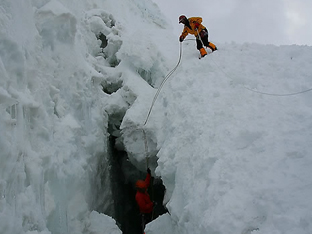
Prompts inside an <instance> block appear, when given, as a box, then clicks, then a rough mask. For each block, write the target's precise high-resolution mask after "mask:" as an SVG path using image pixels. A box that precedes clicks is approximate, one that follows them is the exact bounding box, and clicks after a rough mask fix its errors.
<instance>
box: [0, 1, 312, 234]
mask: <svg viewBox="0 0 312 234" xmlns="http://www.w3.org/2000/svg"><path fill="white" fill-rule="evenodd" d="M0 12H1V14H0V25H1V27H0V28H1V29H0V58H1V59H0V76H1V79H0V111H1V114H0V131H1V135H0V147H1V152H0V161H1V164H0V233H5V234H6V233H27V234H37V233H40V234H48V233H53V234H64V233H77V234H78V233H87V234H89V233H90V234H91V233H92V234H97V233H121V231H120V230H119V228H118V227H117V225H116V224H115V221H114V220H113V219H112V218H111V217H109V216H108V215H104V214H103V213H102V212H105V213H106V214H108V213H113V212H114V211H113V209H112V208H111V206H112V205H111V204H112V200H113V197H112V193H111V183H112V181H111V180H110V176H111V175H110V169H109V167H110V165H109V164H108V163H109V150H110V149H109V147H108V144H109V143H108V136H109V135H113V136H115V137H117V145H116V147H118V148H119V149H121V150H123V149H126V150H127V152H128V156H129V159H130V161H131V162H132V163H133V164H134V165H135V166H136V167H137V168H138V169H140V170H142V171H145V167H146V158H145V157H146V155H148V157H149V166H150V167H151V168H152V170H153V174H155V175H156V176H159V177H161V178H162V180H163V182H164V185H165V186H166V189H167V193H166V198H165V201H164V202H165V204H166V206H167V208H168V210H169V212H170V215H169V214H165V215H163V216H161V217H160V218H158V219H157V220H155V221H154V222H152V223H150V224H149V225H148V226H147V230H146V233H150V234H152V233H160V232H161V233H179V234H181V233H220V234H221V233H224V234H225V233H239V234H247V233H253V234H254V233H257V234H258V233H259V234H260V233H261V234H262V233H274V234H275V233H283V234H285V233H286V234H288V233H289V234H290V233H298V234H301V233H304V234H308V233H311V232H312V227H311V224H310V220H311V216H312V215H311V208H312V207H311V206H312V205H311V204H312V203H311V198H310V197H311V192H312V191H311V190H312V188H311V172H310V170H309V169H310V167H311V160H312V159H311V153H310V152H311V147H312V146H311V128H312V125H311V107H312V106H311V102H310V99H311V95H312V93H311V92H305V93H300V94H297V95H288V94H293V93H296V92H300V91H305V90H308V89H310V88H311V87H312V82H311V79H310V78H311V74H312V68H310V67H311V66H310V64H311V62H312V61H311V60H312V48H311V47H307V46H296V45H292V46H279V47H277V46H272V45H257V44H243V45H239V44H235V43H230V44H218V42H215V43H216V45H217V46H218V48H219V50H218V51H216V52H215V53H213V54H210V55H208V56H207V57H205V58H204V59H202V60H198V58H197V56H198V52H197V51H196V48H195V42H194V41H192V40H188V41H185V42H183V44H182V46H183V47H182V49H183V50H182V52H183V54H182V60H181V63H180V64H179V66H178V68H177V70H175V72H174V73H173V74H172V75H171V76H170V78H169V79H168V81H167V82H166V83H165V85H164V86H163V88H162V89H161V92H160V94H159V96H158V98H157V100H156V102H155V105H154V106H153V108H152V112H151V115H150V118H149V119H148V122H147V124H146V125H145V126H143V123H144V121H145V120H146V117H147V113H148V110H149V108H150V107H151V103H152V100H153V98H154V95H155V93H156V91H157V88H158V87H159V86H160V85H161V82H162V81H163V79H164V77H165V76H166V75H167V74H168V73H169V72H170V71H171V69H173V68H174V67H175V66H176V64H177V62H178V58H179V43H178V36H179V35H173V34H172V32H171V31H172V28H171V26H170V25H168V23H167V20H166V18H165V17H164V16H163V15H162V14H161V12H160V11H159V9H158V7H157V6H156V5H155V4H153V3H152V2H150V1H144V2H142V1H137V0H132V1H122V0H115V1H99V0H90V1H87V2H86V1H77V0H76V1H73V0H66V1H65V0H63V1H61V0H51V1H49V0H44V1H38V0H32V1H30V0H26V1H23V2H16V1H10V0H3V1H2V2H1V5H0ZM100 33H102V34H103V35H104V38H106V40H107V41H106V40H104V44H105V43H106V44H107V45H105V46H104V47H105V48H101V45H103V42H101V41H100V40H98V39H97V38H99V37H100V35H101V34H100ZM214 33H217V32H210V35H211V40H212V41H213V34H214ZM189 38H191V37H189ZM250 89H252V90H254V91H252V90H250ZM256 91H260V92H265V93H270V94H286V96H274V95H268V94H261V93H257V92H256ZM120 124H121V129H122V130H121V131H120V130H119V129H118V127H119V125H120ZM142 129H144V130H145V131H146V133H147V134H146V135H147V145H148V152H147V154H146V152H145V148H144V137H143V134H142ZM160 228H161V229H160Z"/></svg>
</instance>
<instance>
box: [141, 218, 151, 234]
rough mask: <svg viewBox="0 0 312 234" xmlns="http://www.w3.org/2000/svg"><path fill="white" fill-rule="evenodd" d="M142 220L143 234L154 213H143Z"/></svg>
mask: <svg viewBox="0 0 312 234" xmlns="http://www.w3.org/2000/svg"><path fill="white" fill-rule="evenodd" d="M141 220H142V234H143V233H144V229H145V225H146V224H148V223H149V222H151V221H152V213H148V214H143V213H141Z"/></svg>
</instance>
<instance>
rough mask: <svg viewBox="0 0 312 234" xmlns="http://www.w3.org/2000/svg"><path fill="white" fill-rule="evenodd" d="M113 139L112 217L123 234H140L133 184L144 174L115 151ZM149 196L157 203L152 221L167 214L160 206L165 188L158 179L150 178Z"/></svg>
mask: <svg viewBox="0 0 312 234" xmlns="http://www.w3.org/2000/svg"><path fill="white" fill-rule="evenodd" d="M115 139H116V138H115V137H113V136H111V137H110V144H111V149H112V155H111V158H110V166H111V185H112V186H111V188H112V197H113V200H114V201H113V203H114V205H113V207H114V212H113V215H112V217H113V218H114V219H115V220H116V222H117V225H118V226H119V228H120V229H121V230H122V232H123V234H131V233H141V216H140V212H139V208H138V206H137V203H136V201H135V194H136V189H135V186H134V184H135V182H136V181H137V180H138V179H144V178H145V176H146V173H145V172H141V171H139V170H137V169H136V168H135V167H134V166H133V165H132V164H131V162H130V161H129V160H128V157H127V153H126V152H125V151H119V150H117V149H116V148H115V147H114V145H115ZM148 191H149V194H150V197H151V199H152V200H153V201H156V202H157V206H156V207H155V209H154V215H153V219H156V218H157V217H158V216H159V215H161V214H164V213H166V212H167V210H166V208H165V207H164V206H163V205H162V202H163V198H164V193H165V187H164V185H163V183H162V181H161V179H160V178H154V177H153V178H152V180H151V186H150V188H149V190H148Z"/></svg>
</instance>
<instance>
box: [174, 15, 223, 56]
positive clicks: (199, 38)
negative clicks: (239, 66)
mask: <svg viewBox="0 0 312 234" xmlns="http://www.w3.org/2000/svg"><path fill="white" fill-rule="evenodd" d="M202 21H203V19H202V18H201V17H191V18H186V16H185V15H181V16H180V17H179V23H182V24H184V29H183V32H182V34H181V36H180V42H182V41H183V40H184V39H185V37H186V36H187V35H188V34H189V33H190V34H193V35H194V36H195V37H196V43H197V49H198V50H199V52H200V55H201V57H204V56H206V55H207V51H206V50H205V48H204V47H203V43H204V46H206V47H209V48H210V49H211V50H212V52H213V51H215V50H217V47H216V46H215V45H214V44H213V43H212V42H209V41H208V30H207V28H206V27H205V26H203V25H202V24H201V23H202Z"/></svg>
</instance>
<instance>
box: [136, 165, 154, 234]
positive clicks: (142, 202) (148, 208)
mask: <svg viewBox="0 0 312 234" xmlns="http://www.w3.org/2000/svg"><path fill="white" fill-rule="evenodd" d="M150 181H151V170H150V169H149V168H147V175H146V178H145V180H138V181H137V182H136V183H135V187H136V189H137V192H136V194H135V200H136V202H137V204H138V206H139V209H140V213H141V216H142V233H144V229H145V225H146V224H147V223H149V222H150V221H152V213H153V208H154V205H156V204H155V203H154V202H152V201H151V198H150V196H149V194H148V193H147V189H148V187H149V185H150Z"/></svg>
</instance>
